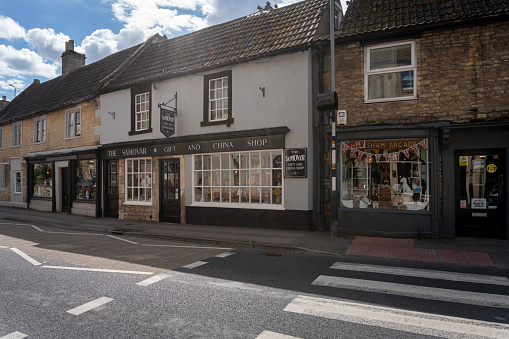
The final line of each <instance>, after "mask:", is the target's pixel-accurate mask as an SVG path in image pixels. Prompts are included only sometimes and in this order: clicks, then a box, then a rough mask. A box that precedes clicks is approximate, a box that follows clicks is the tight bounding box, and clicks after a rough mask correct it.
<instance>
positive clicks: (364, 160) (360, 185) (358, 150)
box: [340, 139, 430, 211]
mask: <svg viewBox="0 0 509 339" xmlns="http://www.w3.org/2000/svg"><path fill="white" fill-rule="evenodd" d="M341 149H342V153H341V199H340V200H341V207H343V208H364V209H391V210H407V211H429V208H430V207H429V199H430V192H429V179H430V178H429V176H428V175H429V174H428V173H429V165H430V164H429V157H428V139H381V140H355V141H343V142H342V143H341Z"/></svg>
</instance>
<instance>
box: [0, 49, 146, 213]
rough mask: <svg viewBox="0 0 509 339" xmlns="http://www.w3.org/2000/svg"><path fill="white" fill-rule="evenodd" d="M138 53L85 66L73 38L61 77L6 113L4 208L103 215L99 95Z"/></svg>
mask: <svg viewBox="0 0 509 339" xmlns="http://www.w3.org/2000/svg"><path fill="white" fill-rule="evenodd" d="M137 47H139V46H135V47H133V48H130V49H127V50H125V51H122V52H118V53H116V54H113V55H111V56H109V57H107V58H104V59H102V60H100V61H97V62H95V63H92V64H90V65H87V66H85V56H84V55H82V54H79V53H76V52H74V43H73V42H72V40H71V41H69V42H67V43H66V50H65V52H64V53H63V54H62V70H63V74H62V75H61V76H59V77H57V78H55V79H52V80H49V81H46V82H43V83H40V82H39V80H34V82H33V83H32V84H31V85H30V86H28V88H26V89H25V90H24V91H22V92H21V93H19V95H18V96H16V97H15V98H14V99H13V100H12V101H11V102H10V104H9V105H7V106H6V107H5V108H4V109H3V110H2V111H0V204H1V205H6V206H14V207H22V208H27V207H28V208H31V209H38V210H43V211H54V212H60V211H68V212H69V213H73V214H81V215H88V216H94V217H95V216H96V215H100V214H101V201H100V195H98V194H97V192H98V189H99V186H100V182H99V181H98V180H97V178H98V175H99V174H100V168H98V167H97V159H98V158H97V157H98V147H99V142H100V135H101V117H100V113H99V110H100V101H99V95H98V89H99V87H100V86H101V84H102V83H101V79H103V78H105V77H106V76H107V75H108V74H109V73H111V72H113V71H114V70H115V69H117V68H118V67H119V66H120V65H121V64H122V63H123V62H125V61H126V60H127V59H128V57H129V56H130V55H131V54H132V53H133V52H134V51H136V48H137Z"/></svg>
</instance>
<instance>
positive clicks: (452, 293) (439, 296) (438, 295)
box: [312, 275, 509, 308]
mask: <svg viewBox="0 0 509 339" xmlns="http://www.w3.org/2000/svg"><path fill="white" fill-rule="evenodd" d="M312 284H313V285H317V286H328V287H335V288H345V289H351V290H358V291H367V292H375V293H384V294H393V295H400V296H405V297H412V298H421V299H431V300H439V301H448V302H456V303H462V304H469V305H477V306H488V307H498V308H508V307H509V296H506V295H498V294H488V293H477V292H469V291H457V290H450V289H445V288H434V287H426V286H414V285H404V284H396V283H388V282H382V281H371V280H362V279H351V278H342V277H332V276H326V275H321V276H319V277H318V278H317V279H316V280H315V281H313V283H312Z"/></svg>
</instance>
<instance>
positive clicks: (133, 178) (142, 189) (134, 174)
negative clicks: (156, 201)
mask: <svg viewBox="0 0 509 339" xmlns="http://www.w3.org/2000/svg"><path fill="white" fill-rule="evenodd" d="M126 195H127V196H126V201H127V202H151V201H152V160H150V159H126Z"/></svg>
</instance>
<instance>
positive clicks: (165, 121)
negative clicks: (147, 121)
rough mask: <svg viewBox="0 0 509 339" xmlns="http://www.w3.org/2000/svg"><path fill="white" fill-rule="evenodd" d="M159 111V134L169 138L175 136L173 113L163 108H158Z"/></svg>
mask: <svg viewBox="0 0 509 339" xmlns="http://www.w3.org/2000/svg"><path fill="white" fill-rule="evenodd" d="M160 111H161V133H163V134H164V136H165V137H167V138H168V137H171V136H172V135H173V134H175V114H176V113H175V112H174V111H170V110H167V109H164V108H160Z"/></svg>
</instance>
